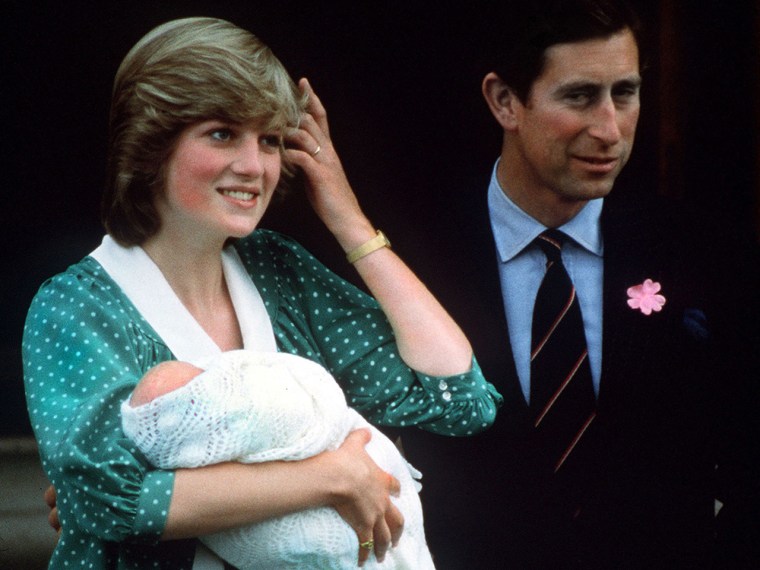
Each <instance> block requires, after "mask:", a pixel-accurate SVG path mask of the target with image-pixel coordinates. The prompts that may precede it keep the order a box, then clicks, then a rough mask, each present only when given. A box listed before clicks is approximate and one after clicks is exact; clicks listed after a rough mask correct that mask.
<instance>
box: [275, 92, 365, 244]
mask: <svg viewBox="0 0 760 570" xmlns="http://www.w3.org/2000/svg"><path fill="white" fill-rule="evenodd" d="M298 86H299V88H300V89H301V91H302V92H303V93H305V94H306V95H307V96H308V103H307V106H306V111H305V112H304V114H303V115H302V117H301V124H300V125H299V128H297V129H293V130H292V131H291V132H289V133H288V134H287V136H286V142H287V147H288V148H287V150H286V151H285V154H286V158H287V160H288V161H290V162H291V163H293V164H295V165H297V166H299V167H300V168H301V170H302V171H303V172H304V174H305V176H306V181H307V184H306V192H307V194H308V198H309V201H310V202H311V205H312V207H313V208H314V211H315V212H316V213H317V216H319V218H320V219H321V220H322V222H323V223H324V224H325V225H326V226H327V228H328V229H329V230H330V232H331V233H332V234H333V235H334V236H335V238H336V239H337V240H338V242H339V243H340V244H341V246H342V247H343V249H344V250H345V251H349V250H351V249H353V248H355V247H357V246H359V245H361V244H362V243H364V242H366V241H367V240H368V239H370V238H372V237H373V236H374V235H375V231H374V229H373V227H372V224H370V222H369V220H367V218H366V216H365V215H364V213H363V212H362V210H361V207H360V206H359V202H358V201H357V199H356V196H355V195H354V192H353V190H352V189H351V186H350V185H349V183H348V179H347V178H346V175H345V172H344V171H343V166H342V165H341V162H340V158H338V154H337V153H336V151H335V148H334V147H333V144H332V140H331V139H330V129H329V126H328V123H327V113H326V112H325V108H324V107H323V106H322V103H321V102H320V100H319V97H317V95H316V93H314V90H313V89H312V87H311V85H310V84H309V82H308V81H307V80H306V79H301V80H300V81H299V82H298Z"/></svg>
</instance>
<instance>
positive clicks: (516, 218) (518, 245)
mask: <svg viewBox="0 0 760 570" xmlns="http://www.w3.org/2000/svg"><path fill="white" fill-rule="evenodd" d="M498 165H499V161H498V160H497V161H496V164H495V165H494V168H493V173H492V174H491V183H490V184H489V185H488V212H489V216H490V218H491V227H492V228H493V233H494V237H495V238H496V249H497V251H498V253H499V258H500V259H501V261H502V262H503V263H506V262H507V261H509V260H510V259H512V258H513V257H515V256H516V255H517V254H518V253H520V252H521V251H522V250H523V249H525V248H526V247H527V246H528V245H530V244H531V243H532V242H533V240H534V239H536V237H537V236H538V235H539V234H540V233H541V232H543V231H544V230H546V229H547V228H546V226H544V225H543V224H542V223H541V222H539V221H538V220H536V219H535V218H533V217H531V216H530V215H528V214H527V213H526V212H524V211H523V210H521V209H520V207H519V206H517V204H515V203H514V202H513V201H512V200H511V199H510V198H509V197H508V196H507V194H506V193H505V192H504V190H503V189H502V187H501V185H500V184H499V181H498V179H497V178H496V169H497V167H498ZM603 203H604V199H603V198H599V199H597V200H590V201H589V202H588V203H587V204H586V205H585V206H584V207H583V209H581V211H580V212H578V213H577V214H576V215H575V216H574V217H573V218H572V219H571V220H570V221H568V222H567V223H566V224H564V225H562V226H560V227H559V228H558V229H559V230H562V231H563V232H564V233H565V234H567V235H568V236H570V238H572V239H573V241H575V242H576V243H577V244H578V245H579V246H581V247H582V248H583V249H585V250H587V251H589V252H590V253H592V254H594V255H597V256H599V257H601V256H602V253H603V251H604V247H603V243H602V231H601V224H600V223H599V220H600V217H601V214H602V205H603Z"/></svg>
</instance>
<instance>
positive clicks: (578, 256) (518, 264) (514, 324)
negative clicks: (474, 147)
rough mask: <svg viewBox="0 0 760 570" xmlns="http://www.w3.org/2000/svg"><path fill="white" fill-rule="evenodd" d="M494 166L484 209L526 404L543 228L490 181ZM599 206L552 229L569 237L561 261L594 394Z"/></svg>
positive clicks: (594, 203) (598, 364)
mask: <svg viewBox="0 0 760 570" xmlns="http://www.w3.org/2000/svg"><path fill="white" fill-rule="evenodd" d="M496 166H498V161H497V163H496ZM496 166H494V169H493V174H492V175H491V183H490V185H489V187H488V210H489V215H490V218H491V227H492V229H493V235H494V239H495V240H496V251H497V256H498V263H499V276H500V280H501V292H502V297H503V299H504V310H505V312H506V315H507V323H508V328H509V340H510V343H511V345H512V353H513V355H514V359H515V366H516V368H517V376H518V378H519V380H520V386H521V388H522V392H523V395H524V396H525V401H526V402H528V401H529V399H530V342H531V338H530V337H531V324H532V321H533V305H534V304H535V302H536V295H537V294H538V288H539V286H540V285H541V280H542V279H543V278H544V273H545V270H546V256H545V255H544V253H543V252H542V251H541V248H540V247H539V246H537V245H535V244H533V240H534V239H535V238H536V237H537V236H538V235H539V234H540V233H541V232H543V231H544V230H546V229H547V228H546V227H545V226H544V225H543V224H541V223H540V222H538V221H537V220H535V219H534V218H532V217H531V216H529V215H528V214H527V213H525V212H524V211H523V210H521V209H520V208H519V207H518V206H517V205H516V204H515V203H514V202H512V200H510V199H509V198H508V197H507V195H506V193H505V192H504V190H503V189H502V188H501V186H500V185H499V182H498V180H497V178H496ZM602 203H603V200H602V199H598V200H591V201H589V202H588V204H586V206H584V207H583V209H582V210H581V211H580V212H578V214H577V215H576V216H575V217H574V218H573V219H571V220H570V221H569V222H567V223H566V224H564V225H563V226H561V227H559V228H558V229H559V230H561V231H562V232H564V233H565V234H567V235H568V236H569V237H570V238H571V240H568V242H567V243H566V244H565V245H564V247H563V248H562V262H563V263H564V264H565V267H566V269H567V272H568V274H569V275H570V279H572V281H573V284H574V285H575V289H576V294H577V295H578V300H579V301H580V306H581V313H582V314H583V326H584V329H585V331H586V344H587V346H588V357H589V364H590V366H591V378H592V380H593V383H594V392H595V393H596V394H599V379H600V377H601V372H602V278H603V273H604V266H603V260H602V255H603V252H604V246H603V243H602V232H601V226H600V223H599V220H600V217H601V213H602Z"/></svg>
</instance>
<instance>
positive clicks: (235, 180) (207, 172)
mask: <svg viewBox="0 0 760 570" xmlns="http://www.w3.org/2000/svg"><path fill="white" fill-rule="evenodd" d="M110 129H111V136H110V154H109V157H110V159H109V180H108V183H107V188H106V192H105V197H104V222H105V226H106V229H107V230H108V235H107V236H106V237H105V238H104V240H103V243H102V244H101V246H100V247H98V248H97V249H96V250H95V251H94V252H93V253H92V254H91V255H89V256H87V257H86V258H84V259H83V260H82V261H81V262H79V263H78V264H76V265H74V266H72V267H70V268H69V269H68V270H67V271H66V272H64V273H62V274H60V275H58V276H56V277H54V278H52V279H51V280H49V281H48V282H46V283H45V284H44V285H43V286H42V288H41V290H40V291H39V293H38V294H37V296H36V297H35V299H34V301H33V302H32V306H31V308H30V311H29V315H28V317H27V322H26V326H25V330H24V341H23V354H24V370H25V385H26V392H27V403H28V407H29V413H30V417H31V419H32V425H33V428H34V430H35V435H36V437H37V440H38V442H39V445H40V453H41V457H42V462H43V466H44V468H45V470H46V472H47V474H48V476H49V478H50V480H51V482H52V483H53V485H54V486H55V487H56V489H57V491H58V509H59V511H60V513H59V516H60V520H61V524H62V528H63V531H62V534H61V538H60V540H59V543H58V546H57V547H56V550H55V553H54V554H53V559H52V562H51V567H59V566H60V567H63V566H64V565H65V564H67V563H68V564H69V565H73V564H74V563H76V564H77V565H79V564H81V563H82V561H84V562H86V563H89V564H90V565H91V567H94V568H116V567H118V568H145V567H153V566H156V567H162V568H191V567H196V568H198V567H201V564H202V563H203V562H202V560H203V559H204V558H203V557H204V556H206V554H205V553H201V550H200V549H198V552H199V554H198V555H196V550H197V541H196V540H195V539H194V537H197V536H199V535H203V534H208V533H212V532H216V531H219V530H223V529H226V528H233V527H238V526H242V525H247V524H252V523H255V522H257V521H262V520H267V519H269V518H272V517H275V516H279V515H282V514H286V513H291V512H296V511H299V510H302V509H305V508H309V507H314V506H332V507H333V508H335V509H336V510H337V512H338V513H339V514H340V516H341V517H342V518H343V519H344V520H346V521H347V522H348V523H349V524H350V525H351V527H352V528H353V529H354V530H355V531H356V534H357V552H358V560H359V562H360V563H363V562H364V561H365V560H366V559H367V557H368V556H369V554H370V550H372V549H373V547H374V554H375V556H376V557H377V559H378V560H382V559H383V557H384V556H385V553H386V551H387V549H388V548H389V547H390V546H391V544H392V543H395V542H397V541H398V540H399V538H400V534H401V528H402V523H403V521H402V520H400V517H399V513H398V512H397V511H396V509H395V508H394V507H393V505H392V503H391V502H390V500H389V495H390V494H392V493H395V492H397V490H398V489H397V485H398V482H397V481H395V480H394V479H393V478H391V477H390V476H389V475H387V474H386V473H384V472H382V471H381V470H380V469H379V468H378V467H377V466H376V465H375V464H374V463H373V462H372V460H371V459H370V458H369V456H368V455H367V454H366V452H365V450H364V445H365V444H366V442H367V440H368V438H369V434H368V433H367V432H366V431H362V430H359V431H357V432H354V433H352V434H351V435H350V436H349V437H348V438H347V439H346V441H345V442H344V444H343V445H341V447H340V448H338V449H337V450H336V451H332V452H325V453H322V454H319V455H317V456H315V457H313V458H310V459H305V460H303V461H296V462H270V463H263V464H253V465H242V464H235V463H226V464H221V465H214V466H208V467H202V468H196V469H179V470H176V471H160V470H153V469H151V468H150V467H149V465H148V463H147V462H146V461H145V458H144V457H143V456H141V455H140V454H139V452H137V451H136V450H135V449H134V446H132V445H131V444H129V443H128V441H127V440H126V438H125V437H124V434H123V432H122V431H121V425H120V422H119V420H118V412H119V405H120V403H121V401H123V400H124V399H125V398H126V397H127V396H128V394H129V393H130V392H131V391H132V389H133V388H134V386H135V385H136V383H137V381H138V380H139V378H140V377H141V376H142V375H143V374H144V373H145V372H146V371H147V370H148V369H149V368H151V367H152V366H153V365H155V364H157V363H159V362H161V361H165V360H173V359H179V360H188V361H191V362H192V361H196V360H198V359H202V358H207V357H210V356H213V355H214V354H218V353H219V352H223V351H228V350H233V349H240V348H245V349H252V350H279V351H284V352H290V353H293V354H299V355H301V356H304V357H306V358H309V359H312V360H315V361H317V362H319V363H320V364H322V365H323V366H325V367H326V368H327V369H328V370H329V371H330V372H331V373H332V374H333V375H334V376H335V378H336V379H337V380H338V382H339V383H340V384H341V387H342V388H343V390H344V392H345V393H346V397H347V400H348V402H349V405H351V406H352V407H354V408H355V409H357V410H358V411H359V412H361V413H362V414H363V415H364V416H365V417H367V419H368V420H370V421H372V422H373V423H378V424H384V425H413V424H417V425H420V426H421V427H423V428H424V429H427V430H430V431H434V432H438V433H441V434H446V435H467V434H470V433H475V432H477V431H480V430H482V429H485V428H486V427H488V426H489V425H490V423H492V421H493V419H494V414H495V410H496V407H497V406H498V404H499V402H500V396H499V395H498V394H497V393H496V392H495V390H494V389H493V387H492V386H491V385H490V384H488V383H487V382H486V381H485V379H484V378H483V377H482V374H481V373H480V371H479V368H478V367H477V364H476V363H475V362H474V360H473V357H472V351H471V348H470V345H469V343H468V341H467V340H466V338H465V337H464V335H463V334H462V332H461V330H460V329H459V328H458V326H457V325H456V324H455V323H454V322H453V321H452V320H451V319H450V318H449V316H448V315H447V314H446V312H445V311H444V310H443V309H442V308H441V307H440V305H439V304H438V303H437V301H436V300H435V299H434V298H433V297H432V296H431V295H430V293H429V292H428V291H427V290H426V289H425V287H424V286H423V285H422V284H421V283H420V282H419V281H418V280H417V279H416V277H415V276H414V275H413V274H412V273H411V271H410V270H409V269H408V268H407V267H406V266H405V265H404V264H403V262H402V261H401V260H400V259H399V258H398V257H397V256H396V255H395V254H394V253H393V252H392V251H391V249H390V248H389V247H388V245H389V244H388V242H387V240H385V238H384V236H382V234H380V233H379V232H376V231H375V229H374V228H373V226H372V225H371V223H370V222H369V221H368V220H367V218H366V217H365V216H364V214H363V213H362V211H361V208H360V207H359V204H358V202H357V200H356V198H355V196H354V194H353V192H352V190H351V188H350V186H349V184H348V182H347V181H346V179H345V176H344V173H343V170H342V168H341V165H340V161H339V159H338V157H337V155H336V153H335V151H334V149H333V147H332V144H331V141H330V136H329V131H328V126H327V120H326V115H325V112H324V109H323V108H322V105H321V104H320V102H319V99H318V98H317V97H316V95H315V94H314V92H313V91H312V89H311V87H310V86H309V84H308V82H306V81H305V80H301V82H300V83H299V86H298V87H296V86H295V85H294V84H293V82H292V81H291V80H290V78H289V77H288V75H287V73H286V72H285V70H284V69H283V67H282V65H281V64H280V63H279V61H277V59H276V58H275V57H274V56H273V55H272V53H271V52H270V51H269V49H268V48H267V47H266V46H264V45H263V44H261V42H259V41H258V40H257V39H256V38H255V37H254V36H252V35H251V34H250V33H248V32H246V31H244V30H241V29H239V28H237V27H236V26H234V25H232V24H230V23H228V22H224V21H220V20H215V19H209V18H192V19H185V20H178V21H174V22H169V23H167V24H164V25H163V26H160V27H158V28H156V29H155V30H153V31H151V32H150V33H148V35H146V36H145V37H144V38H143V39H141V40H140V41H139V42H138V43H137V44H136V45H135V47H134V48H132V50H131V51H130V52H129V53H128V54H127V56H126V58H125V59H124V61H123V62H122V64H121V66H120V67H119V70H118V71H117V74H116V80H115V84H114V90H113V99H112V108H111V114H110ZM294 168H298V169H300V170H301V171H302V172H303V174H304V176H305V179H306V181H307V192H308V196H309V199H310V202H311V204H312V206H313V208H314V211H315V212H316V214H317V216H318V217H319V218H320V219H321V220H322V222H323V223H324V224H325V225H326V227H327V228H328V229H329V230H330V232H331V233H332V234H333V235H334V236H335V238H336V240H337V241H338V243H339V245H340V246H341V247H342V248H343V250H344V251H346V252H347V254H348V258H349V261H351V262H352V263H353V264H354V266H355V268H356V270H357V271H358V272H359V274H360V276H361V278H362V279H363V281H364V283H365V284H366V285H367V287H368V289H369V290H370V291H371V293H372V295H373V297H374V298H375V299H376V300H377V301H375V300H374V299H372V298H370V297H368V296H367V295H364V294H363V293H361V292H360V291H358V290H357V289H355V288H354V287H352V286H350V285H349V284H347V283H345V282H344V281H342V280H340V279H339V278H338V277H337V276H335V275H334V274H332V273H330V272H329V271H328V270H327V269H326V268H324V267H323V266H322V265H320V264H319V263H318V262H317V261H316V260H315V259H314V258H313V257H312V256H311V255H310V254H309V253H307V252H306V251H305V250H304V249H303V248H301V247H300V246H299V245H298V244H297V243H295V242H293V241H292V240H290V239H288V238H286V237H284V236H282V235H279V234H275V233H273V232H267V231H264V230H257V231H254V230H255V229H256V226H257V225H258V223H259V221H260V220H261V217H262V216H263V214H264V212H265V210H266V208H267V206H268V204H269V201H270V200H271V198H272V194H273V193H274V192H275V189H276V188H277V186H278V184H279V182H280V174H281V171H282V172H283V173H285V174H288V173H290V172H292V170H293V169H294ZM401 540H403V538H401ZM209 564H213V563H212V562H209ZM211 567H213V565H212V566H211Z"/></svg>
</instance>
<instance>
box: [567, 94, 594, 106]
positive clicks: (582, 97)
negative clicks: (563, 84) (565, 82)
mask: <svg viewBox="0 0 760 570" xmlns="http://www.w3.org/2000/svg"><path fill="white" fill-rule="evenodd" d="M565 100H566V101H568V102H570V103H572V104H574V105H583V104H585V103H588V102H589V101H591V95H589V94H588V93H586V92H585V91H573V92H571V93H567V94H566V95H565Z"/></svg>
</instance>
